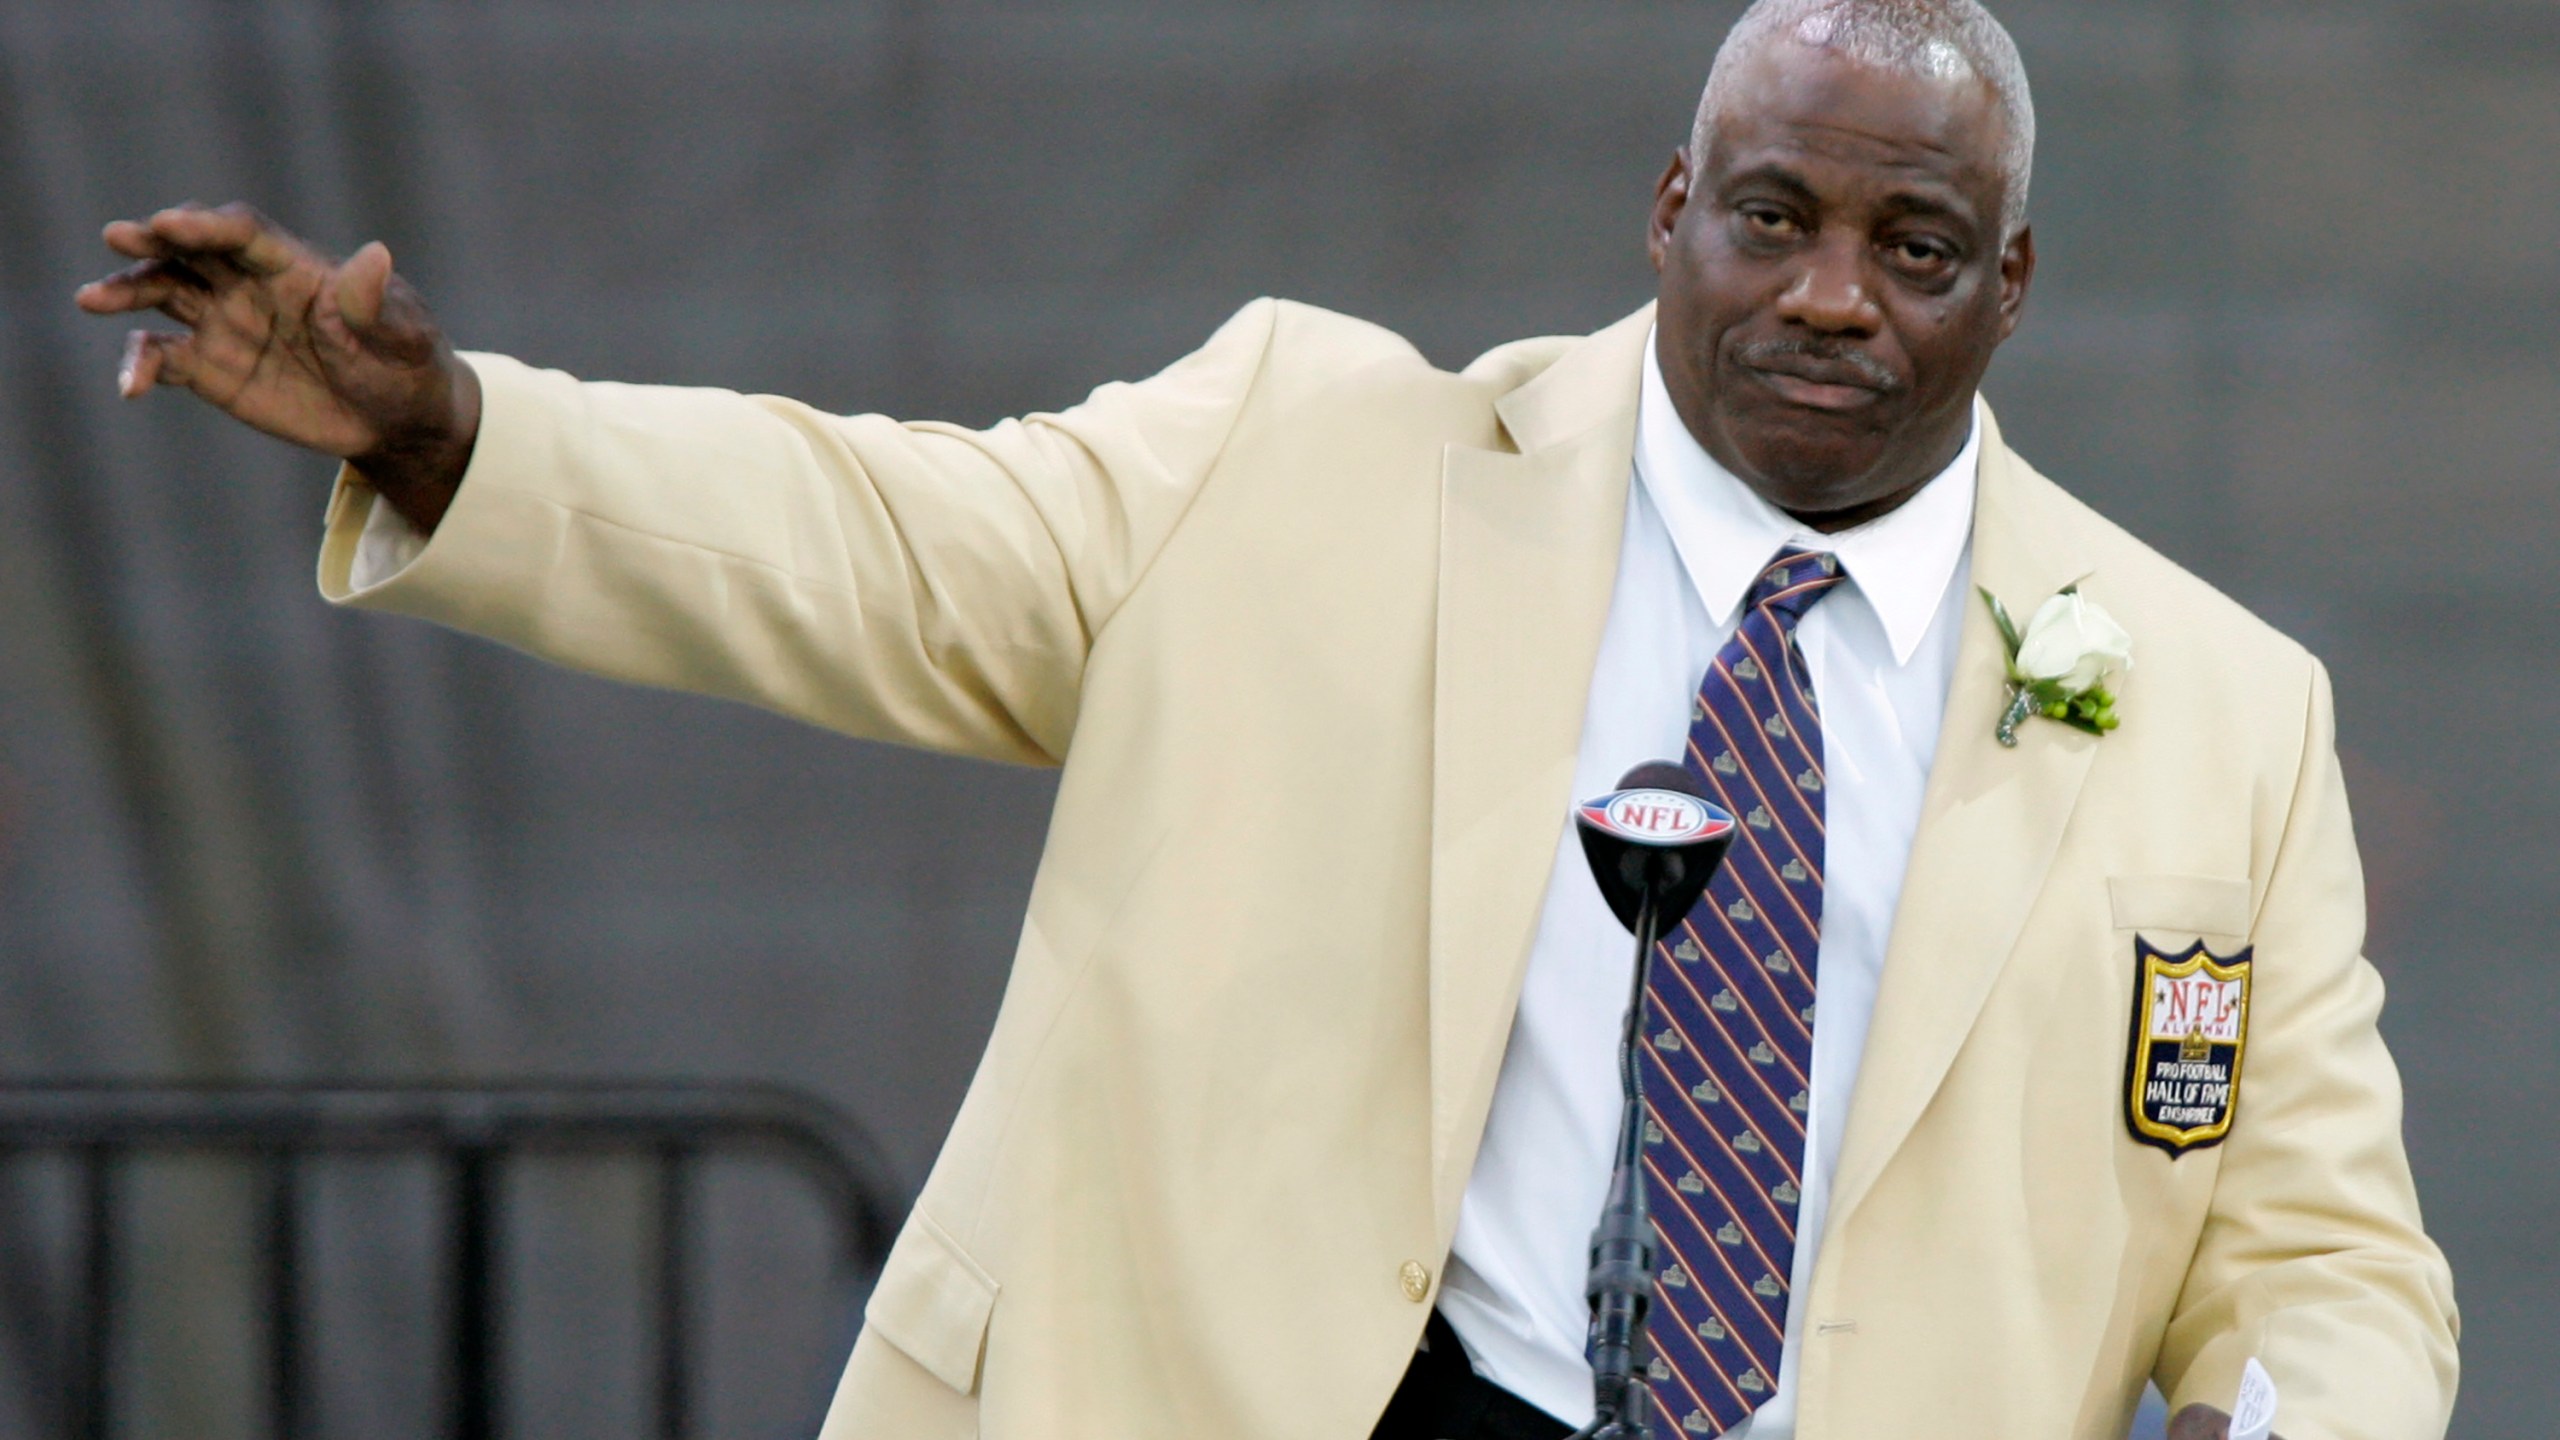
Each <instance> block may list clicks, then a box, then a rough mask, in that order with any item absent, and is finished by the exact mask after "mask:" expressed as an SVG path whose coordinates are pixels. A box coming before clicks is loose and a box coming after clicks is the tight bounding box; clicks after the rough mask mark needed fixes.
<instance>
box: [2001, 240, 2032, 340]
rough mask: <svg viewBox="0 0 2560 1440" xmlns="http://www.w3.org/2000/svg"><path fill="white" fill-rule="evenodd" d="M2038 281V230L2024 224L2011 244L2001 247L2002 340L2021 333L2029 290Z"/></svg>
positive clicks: (2010, 241)
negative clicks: (2020, 318)
mask: <svg viewBox="0 0 2560 1440" xmlns="http://www.w3.org/2000/svg"><path fill="white" fill-rule="evenodd" d="M2035 280H2036V231H2035V227H2034V226H2032V225H2021V226H2019V227H2018V233H2017V234H2015V235H2012V236H2010V237H2009V243H2008V244H2006V245H2004V246H2002V247H2000V338H2001V339H2003V340H2006V339H2008V338H2009V337H2010V336H2012V335H2014V334H2016V333H2017V332H2018V319H2019V317H2020V316H2022V315H2024V314H2025V313H2026V309H2027V290H2028V289H2029V287H2031V286H2033V285H2034V284H2035Z"/></svg>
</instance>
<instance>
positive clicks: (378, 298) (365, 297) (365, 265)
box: [337, 240, 391, 330]
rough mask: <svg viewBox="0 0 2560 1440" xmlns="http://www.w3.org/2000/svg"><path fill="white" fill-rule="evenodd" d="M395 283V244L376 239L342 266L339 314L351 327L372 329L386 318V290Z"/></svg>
mask: <svg viewBox="0 0 2560 1440" xmlns="http://www.w3.org/2000/svg"><path fill="white" fill-rule="evenodd" d="M390 284H391V247H389V246H387V245H385V244H383V243H382V242H381V241H379V240H376V241H374V242H373V243H372V244H369V245H367V246H365V247H364V248H363V249H361V250H358V251H357V252H356V253H354V254H353V255H350V256H348V257H347V263H346V264H344V265H341V266H339V267H338V284H337V300H338V313H339V315H341V316H342V317H344V318H345V320H346V322H347V325H348V327H349V328H351V329H356V330H369V329H372V328H373V324H374V322H375V321H377V320H379V319H381V318H382V297H383V292H384V291H385V290H386V289H388V288H389V287H390Z"/></svg>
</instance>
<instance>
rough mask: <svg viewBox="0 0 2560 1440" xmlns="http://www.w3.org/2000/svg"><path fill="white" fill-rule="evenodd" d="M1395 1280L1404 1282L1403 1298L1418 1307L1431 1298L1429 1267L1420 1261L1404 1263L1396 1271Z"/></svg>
mask: <svg viewBox="0 0 2560 1440" xmlns="http://www.w3.org/2000/svg"><path fill="white" fill-rule="evenodd" d="M1396 1278H1397V1279H1398V1280H1401V1281H1403V1282H1404V1298H1406V1299H1407V1300H1410V1301H1412V1302H1413V1303H1414V1304H1416V1305H1419V1304H1421V1303H1422V1302H1423V1301H1425V1300H1428V1299H1430V1298H1431V1267H1429V1266H1427V1265H1425V1264H1423V1263H1422V1262H1421V1261H1419V1260H1407V1261H1406V1262H1404V1265H1403V1267H1402V1268H1401V1269H1399V1270H1397V1271H1396Z"/></svg>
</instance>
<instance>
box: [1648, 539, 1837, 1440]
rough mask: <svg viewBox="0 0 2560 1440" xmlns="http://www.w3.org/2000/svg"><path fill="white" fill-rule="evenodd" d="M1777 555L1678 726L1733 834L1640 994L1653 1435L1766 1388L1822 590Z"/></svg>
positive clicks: (1777, 1277) (1816, 769) (1807, 1050)
mask: <svg viewBox="0 0 2560 1440" xmlns="http://www.w3.org/2000/svg"><path fill="white" fill-rule="evenodd" d="M1841 578H1842V576H1841V574H1840V566H1839V562H1838V561H1837V560H1835V559H1834V558H1833V557H1832V556H1829V555H1824V554H1817V553H1814V552H1812V551H1807V550H1801V549H1797V548H1794V547H1789V548H1787V549H1785V550H1782V551H1780V552H1779V553H1778V555H1777V557H1776V558H1775V559H1774V560H1772V561H1771V562H1770V563H1769V566H1768V568H1767V569H1766V570H1763V571H1762V572H1761V574H1760V578H1759V579H1758V581H1756V582H1755V583H1754V584H1753V585H1752V587H1751V593H1750V595H1749V597H1748V598H1747V599H1746V600H1745V601H1744V602H1743V616H1742V623H1741V625H1740V626H1739V627H1737V628H1736V629H1735V631H1734V634H1733V638H1732V639H1731V640H1729V641H1727V642H1726V643H1725V646H1724V648H1723V649H1722V650H1721V651H1719V652H1717V655H1716V658H1715V663H1714V664H1712V665H1710V666H1709V667H1708V668H1707V675H1706V679H1705V680H1704V681H1703V682H1702V683H1701V684H1700V685H1699V687H1698V695H1697V702H1696V705H1695V707H1694V708H1693V710H1692V712H1691V724H1690V727H1689V751H1688V767H1689V770H1690V772H1691V773H1692V774H1694V775H1696V776H1698V777H1699V778H1700V779H1701V780H1703V781H1704V782H1705V783H1706V786H1707V793H1708V794H1709V795H1712V796H1714V797H1715V798H1717V799H1718V800H1720V801H1721V802H1722V803H1723V804H1724V806H1725V808H1726V809H1728V810H1730V811H1731V812H1732V813H1733V814H1735V815H1737V816H1739V817H1741V819H1742V822H1743V823H1742V827H1741V829H1740V831H1739V833H1738V835H1737V838H1736V839H1735V841H1734V844H1733V848H1732V849H1731V850H1730V851H1728V852H1727V853H1726V855H1725V861H1724V867H1723V869H1722V870H1720V871H1719V872H1717V875H1716V878H1715V883H1714V884H1713V885H1712V886H1710V887H1709V888H1708V890H1707V894H1706V897H1705V898H1704V899H1702V900H1700V901H1699V902H1698V904H1697V907H1696V908H1695V909H1693V910H1691V911H1690V912H1689V914H1688V916H1687V917H1686V918H1685V919H1684V920H1683V921H1682V922H1681V923H1680V924H1679V925H1678V926H1677V927H1675V928H1674V929H1673V930H1672V931H1671V933H1670V934H1669V935H1667V936H1665V937H1664V939H1663V942H1662V947H1661V949H1660V950H1659V951H1657V952H1656V953H1655V956H1654V964H1653V979H1652V984H1651V985H1650V986H1649V987H1648V988H1647V990H1646V992H1645V1026H1644V1035H1645V1039H1644V1064H1645V1136H1644V1138H1645V1146H1644V1156H1645V1199H1646V1201H1647V1202H1648V1203H1649V1204H1650V1205H1651V1206H1652V1209H1653V1221H1654V1227H1655V1229H1656V1230H1657V1231H1658V1232H1659V1235H1660V1238H1661V1242H1662V1250H1661V1256H1660V1264H1661V1269H1660V1271H1659V1272H1658V1274H1657V1277H1656V1280H1655V1286H1654V1309H1653V1318H1652V1321H1651V1326H1650V1330H1651V1334H1652V1339H1653V1350H1654V1360H1653V1364H1652V1368H1651V1371H1650V1373H1649V1376H1648V1380H1649V1383H1650V1384H1651V1387H1652V1390H1653V1398H1654V1411H1655V1413H1656V1414H1657V1415H1660V1416H1662V1417H1663V1419H1664V1421H1665V1422H1666V1423H1665V1424H1664V1427H1663V1428H1664V1429H1665V1430H1666V1431H1675V1430H1676V1432H1677V1433H1685V1434H1690V1435H1721V1434H1723V1433H1724V1432H1725V1431H1727V1430H1730V1429H1732V1428H1733V1427H1734V1426H1736V1425H1738V1424H1740V1423H1741V1422H1742V1421H1743V1420H1744V1419H1746V1418H1748V1417H1749V1416H1750V1415H1751V1413H1752V1412H1753V1411H1755V1410H1757V1409H1758V1408H1759V1407H1760V1406H1761V1405H1762V1404H1763V1403H1765V1402H1766V1401H1767V1400H1768V1399H1769V1397H1770V1395H1771V1394H1772V1393H1773V1392H1774V1391H1775V1390H1776V1388H1777V1384H1778V1352H1779V1349H1780V1347H1781V1345H1782V1344H1783V1342H1784V1339H1785V1336H1786V1330H1787V1302H1788V1289H1789V1286H1790V1283H1791V1276H1792V1271H1793V1267H1794V1262H1795V1249H1796V1211H1797V1206H1798V1204H1799V1202H1800V1200H1801V1199H1802V1194H1803V1187H1804V1155H1805V1121H1806V1117H1807V1114H1808V1111H1809V1108H1810V1106H1811V1103H1812V1076H1813V1013H1814V1004H1813V996H1814V974H1815V968H1816V957H1817V955H1818V952H1819V951H1820V948H1821V939H1822V838H1823V803H1822V802H1823V768H1822V720H1821V716H1820V714H1819V712H1818V711H1817V710H1816V709H1815V707H1814V696H1813V682H1812V679H1811V677H1810V676H1809V674H1808V673H1807V672H1806V669H1805V664H1804V657H1803V655H1802V654H1801V653H1800V652H1799V651H1798V650H1797V648H1796V643H1795V629H1796V622H1797V621H1799V620H1801V619H1802V618H1803V617H1804V615H1805V612H1806V611H1808V610H1810V609H1812V608H1813V606H1814V604H1815V603H1816V602H1817V601H1819V600H1821V598H1822V597H1823V596H1824V595H1825V594H1827V593H1828V592H1829V591H1830V589H1831V587H1833V586H1835V585H1837V584H1839V583H1840V581H1841Z"/></svg>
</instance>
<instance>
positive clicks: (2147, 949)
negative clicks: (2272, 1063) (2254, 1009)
mask: <svg viewBox="0 0 2560 1440" xmlns="http://www.w3.org/2000/svg"><path fill="white" fill-rule="evenodd" d="M2133 953H2134V959H2135V961H2136V962H2137V963H2136V965H2135V976H2134V983H2135V987H2136V988H2135V990H2134V997H2133V1040H2132V1045H2131V1047H2130V1053H2128V1054H2127V1055H2126V1057H2125V1072H2126V1093H2125V1105H2126V1109H2125V1124H2126V1126H2127V1127H2128V1128H2130V1129H2131V1130H2132V1131H2133V1138H2134V1139H2136V1140H2139V1141H2141V1142H2142V1143H2143V1144H2145V1145H2157V1146H2159V1147H2160V1148H2161V1149H2163V1150H2166V1151H2168V1152H2169V1153H2170V1155H2172V1156H2177V1155H2182V1154H2185V1153H2186V1152H2187V1151H2189V1150H2198V1149H2203V1148H2205V1147H2207V1146H2210V1145H2218V1144H2220V1143H2222V1138H2223V1137H2224V1136H2225V1135H2228V1134H2230V1133H2231V1116H2232V1111H2233V1109H2234V1108H2235V1107H2236V1106H2237V1105H2238V1104H2239V1101H2240V1064H2241V1061H2242V1059H2243V1058H2244V1057H2245V1055H2246V1054H2247V1051H2248V1048H2249V955H2250V952H2249V951H2247V950H2243V951H2241V952H2240V953H2239V954H2237V955H2234V956H2231V957H2229V958H2228V959H2224V958H2220V957H2217V956H2215V955H2213V954H2212V953H2210V952H2209V951H2207V950H2206V949H2205V948H2204V944H2203V942H2201V941H2199V942H2197V943H2196V944H2195V945H2193V946H2191V947H2189V948H2188V949H2187V950H2185V951H2184V952H2182V953H2180V954H2178V955H2174V956H2171V955H2163V954H2161V953H2160V952H2159V951H2158V950H2156V949H2154V948H2152V945H2151V942H2150V941H2148V940H2145V939H2142V938H2141V937H2140V936H2136V937H2135V938H2134V942H2133Z"/></svg>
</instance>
